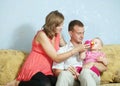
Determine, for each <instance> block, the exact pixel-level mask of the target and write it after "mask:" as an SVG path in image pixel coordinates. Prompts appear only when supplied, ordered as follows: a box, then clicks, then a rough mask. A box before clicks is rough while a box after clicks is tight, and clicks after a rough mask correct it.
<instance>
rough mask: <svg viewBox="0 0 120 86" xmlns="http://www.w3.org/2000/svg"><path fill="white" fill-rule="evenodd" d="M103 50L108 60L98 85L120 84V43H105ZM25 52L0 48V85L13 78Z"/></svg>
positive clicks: (116, 85)
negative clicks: (106, 67)
mask: <svg viewBox="0 0 120 86" xmlns="http://www.w3.org/2000/svg"><path fill="white" fill-rule="evenodd" d="M103 51H104V52H105V53H106V56H107V59H108V61H109V64H108V69H107V71H105V72H104V73H103V74H102V75H101V85H100V86H120V44H119V45H105V46H104V48H103ZM26 57H27V54H26V53H25V52H22V51H17V50H10V49H9V50H0V86H3V85H4V84H6V83H7V82H9V81H11V80H14V79H15V77H16V76H17V72H18V71H19V69H20V67H21V65H22V63H23V62H24V60H25V58H26Z"/></svg>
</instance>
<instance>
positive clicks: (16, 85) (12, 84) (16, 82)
mask: <svg viewBox="0 0 120 86" xmlns="http://www.w3.org/2000/svg"><path fill="white" fill-rule="evenodd" d="M18 84H19V81H16V80H13V81H11V82H9V83H7V84H6V85H5V86H18Z"/></svg>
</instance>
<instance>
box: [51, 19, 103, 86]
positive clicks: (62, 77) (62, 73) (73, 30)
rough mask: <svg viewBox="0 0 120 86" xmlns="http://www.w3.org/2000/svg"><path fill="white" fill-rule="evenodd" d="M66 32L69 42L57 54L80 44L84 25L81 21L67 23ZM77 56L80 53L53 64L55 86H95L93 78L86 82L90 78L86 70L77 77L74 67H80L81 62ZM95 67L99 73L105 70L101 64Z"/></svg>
mask: <svg viewBox="0 0 120 86" xmlns="http://www.w3.org/2000/svg"><path fill="white" fill-rule="evenodd" d="M68 31H69V34H70V37H71V39H70V42H69V43H68V44H67V45H66V46H64V47H62V48H61V49H60V50H59V51H58V53H63V52H67V51H69V50H71V49H73V48H74V47H76V46H77V45H79V44H82V40H83V38H84V25H83V23H82V22H81V21H79V20H73V21H71V22H70V23H69V27H68ZM79 54H80V53H78V54H76V55H73V56H71V58H69V59H67V60H66V61H64V62H62V63H53V72H54V74H55V75H56V76H58V80H57V83H56V86H80V83H82V84H84V86H93V84H96V82H94V78H93V79H91V80H88V79H89V77H92V75H91V74H90V73H89V72H88V70H86V71H84V72H82V74H80V75H78V73H77V71H76V67H77V66H79V67H82V61H81V60H80V59H79V58H80V57H79ZM96 66H100V67H99V69H100V70H101V71H104V70H105V67H104V66H103V65H102V64H97V63H96ZM85 75H88V76H89V77H86V76H85ZM81 78H82V79H83V80H81ZM98 80H99V79H98ZM89 82H92V83H89Z"/></svg>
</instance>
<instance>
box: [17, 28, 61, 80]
mask: <svg viewBox="0 0 120 86" xmlns="http://www.w3.org/2000/svg"><path fill="white" fill-rule="evenodd" d="M41 31H42V30H41ZM38 33H39V32H38ZM38 33H37V34H38ZM35 37H36V36H35ZM35 37H34V39H33V42H32V50H31V52H30V54H29V56H28V57H27V59H26V61H25V62H24V64H23V66H22V68H21V70H20V71H19V73H18V77H17V80H19V81H28V80H30V79H31V77H32V76H33V75H34V74H36V73H37V72H42V73H44V74H45V75H53V73H52V63H53V61H52V59H51V58H50V57H49V56H48V55H47V54H46V53H45V51H44V49H43V48H42V46H41V45H40V44H39V43H36V42H35ZM50 42H51V39H50ZM59 43H60V34H58V35H56V37H55V45H54V48H55V49H56V51H57V50H58V49H59Z"/></svg>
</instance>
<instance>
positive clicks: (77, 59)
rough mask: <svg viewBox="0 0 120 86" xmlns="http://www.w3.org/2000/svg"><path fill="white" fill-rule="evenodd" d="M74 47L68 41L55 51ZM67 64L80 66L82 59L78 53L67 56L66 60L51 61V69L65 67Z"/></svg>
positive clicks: (63, 51)
mask: <svg viewBox="0 0 120 86" xmlns="http://www.w3.org/2000/svg"><path fill="white" fill-rule="evenodd" d="M73 48H74V46H73V44H72V43H71V42H69V43H68V44H67V45H65V46H63V47H60V49H59V50H58V52H57V53H59V54H61V53H65V52H67V51H70V50H72V49H73ZM69 66H73V67H76V66H80V67H82V60H80V56H79V53H77V54H75V55H73V56H71V57H70V58H68V59H67V60H65V61H63V62H61V63H56V62H53V66H52V68H53V69H62V70H64V69H67V68H68V67H69Z"/></svg>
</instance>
